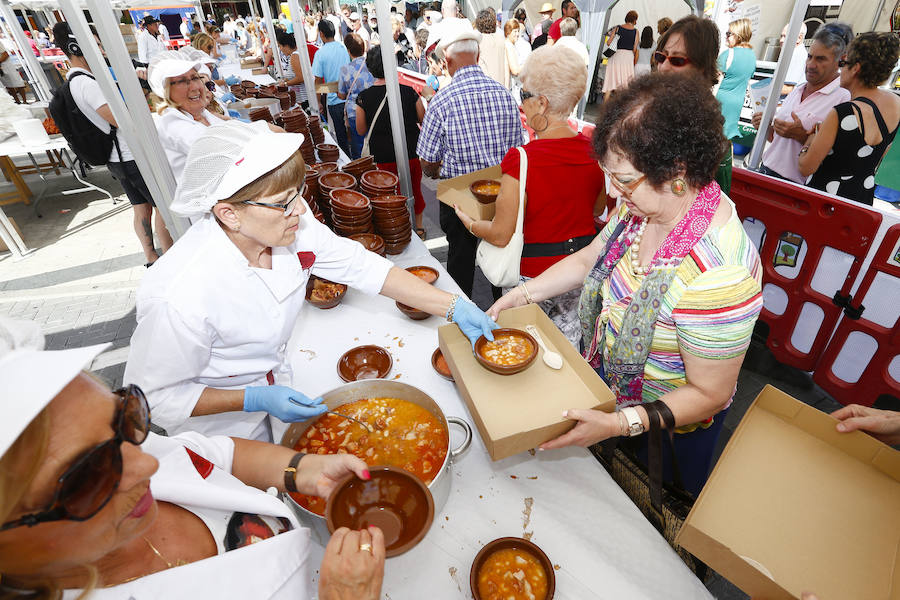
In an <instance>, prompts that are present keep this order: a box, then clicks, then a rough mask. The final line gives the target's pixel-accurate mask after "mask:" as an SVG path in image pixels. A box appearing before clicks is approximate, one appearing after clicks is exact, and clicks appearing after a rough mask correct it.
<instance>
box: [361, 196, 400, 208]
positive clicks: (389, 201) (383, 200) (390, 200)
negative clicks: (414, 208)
mask: <svg viewBox="0 0 900 600" xmlns="http://www.w3.org/2000/svg"><path fill="white" fill-rule="evenodd" d="M369 199H370V200H371V201H372V205H373V206H375V207H377V208H383V209H385V210H389V209H395V208H406V197H405V196H398V195H396V194H380V195H378V196H369Z"/></svg>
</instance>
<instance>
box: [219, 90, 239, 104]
mask: <svg viewBox="0 0 900 600" xmlns="http://www.w3.org/2000/svg"><path fill="white" fill-rule="evenodd" d="M219 100H221V101H222V102H224V103H225V104H228V103H229V102H237V96H235V95H234V94H232V93H231V92H228V93H227V94H223V95H222V97H221V98H219Z"/></svg>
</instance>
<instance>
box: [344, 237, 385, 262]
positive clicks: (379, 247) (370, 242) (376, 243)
mask: <svg viewBox="0 0 900 600" xmlns="http://www.w3.org/2000/svg"><path fill="white" fill-rule="evenodd" d="M348 237H349V238H350V239H351V240H354V241H356V242H359V243H360V244H362V245H363V247H364V248H365V249H366V250H368V251H369V252H374V253H375V254H380V255H381V256H384V240H383V239H381V236H380V235H375V234H374V233H354V234H353V235H351V236H348Z"/></svg>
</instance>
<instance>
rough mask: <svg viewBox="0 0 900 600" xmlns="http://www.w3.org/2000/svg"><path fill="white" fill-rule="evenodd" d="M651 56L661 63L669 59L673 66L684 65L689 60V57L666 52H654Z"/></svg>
mask: <svg viewBox="0 0 900 600" xmlns="http://www.w3.org/2000/svg"><path fill="white" fill-rule="evenodd" d="M653 58H655V59H656V62H657V64H660V65H661V64H663V63H664V62H666V61H669V64H671V65H672V66H673V67H683V66H684V65H686V64H688V63H690V62H691V60H690V59H689V58H687V57H686V56H669V55H668V54H663V53H662V52H654V53H653Z"/></svg>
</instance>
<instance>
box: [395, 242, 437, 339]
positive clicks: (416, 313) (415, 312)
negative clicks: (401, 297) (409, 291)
mask: <svg viewBox="0 0 900 600" xmlns="http://www.w3.org/2000/svg"><path fill="white" fill-rule="evenodd" d="M385 249H387V244H385ZM398 254H399V253H398ZM395 304H396V305H397V308H398V309H399V310H400V312H402V313H403V314H404V315H406V316H407V317H409V318H410V319H412V320H413V321H422V320H425V319H427V318H428V317H430V316H431V315H430V314H429V313H427V312H425V311H424V310H419V309H417V308H413V307H412V306H407V305H405V304H401V303H400V302H395Z"/></svg>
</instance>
